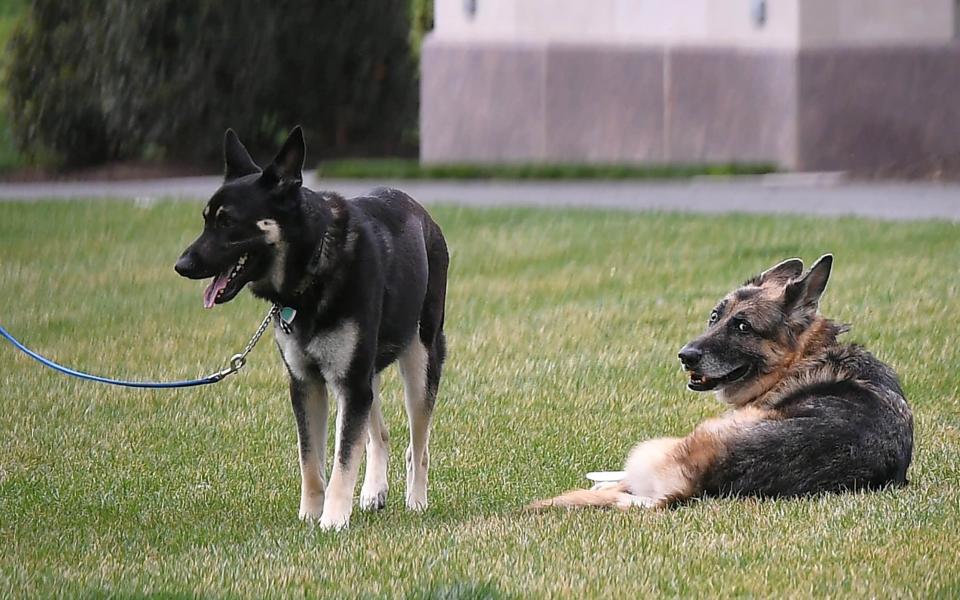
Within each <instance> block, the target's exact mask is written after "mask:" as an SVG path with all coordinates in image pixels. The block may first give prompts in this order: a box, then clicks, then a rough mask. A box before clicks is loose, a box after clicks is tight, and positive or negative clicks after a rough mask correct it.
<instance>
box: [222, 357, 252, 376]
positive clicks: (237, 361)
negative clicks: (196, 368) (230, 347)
mask: <svg viewBox="0 0 960 600" xmlns="http://www.w3.org/2000/svg"><path fill="white" fill-rule="evenodd" d="M245 364H247V357H246V356H244V355H243V354H234V355H233V356H231V357H230V364H229V366H226V367H224V368H222V369H220V371H219V372H218V373H217V375H218V376H219V377H220V379H223V378H224V377H226V376H227V375H233V374H234V373H236V372H237V371H239V370H240V369H242V368H243V366H244V365H245Z"/></svg>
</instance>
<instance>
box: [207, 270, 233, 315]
mask: <svg viewBox="0 0 960 600" xmlns="http://www.w3.org/2000/svg"><path fill="white" fill-rule="evenodd" d="M228 281H230V278H229V274H227V275H217V276H216V277H214V278H213V281H211V282H210V285H208V286H207V289H206V290H204V291H203V307H204V308H213V301H214V300H216V299H217V294H218V293H219V292H220V290H222V289H223V288H225V287H227V282H228Z"/></svg>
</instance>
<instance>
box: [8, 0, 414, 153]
mask: <svg viewBox="0 0 960 600" xmlns="http://www.w3.org/2000/svg"><path fill="white" fill-rule="evenodd" d="M410 6H411V5H410V0H277V1H275V2H258V1H253V0H71V1H70V2H63V1H62V0H34V2H33V3H32V5H31V8H30V11H29V13H28V15H27V18H26V19H24V21H23V23H22V25H21V26H20V27H19V29H18V30H17V32H15V34H14V37H13V39H12V41H11V46H10V66H9V69H8V71H7V74H6V87H7V89H8V92H9V102H10V112H11V113H12V115H13V123H12V126H13V129H14V134H15V137H16V140H17V143H18V145H19V147H20V148H21V150H23V151H24V152H26V153H28V154H29V155H32V156H53V157H55V158H57V159H58V160H59V161H60V162H62V163H63V164H65V165H67V166H77V165H83V164H92V163H99V162H103V161H107V160H112V159H126V158H166V159H172V160H208V159H209V160H213V159H214V158H216V157H217V156H218V154H219V140H220V136H221V135H222V133H223V130H224V129H225V128H226V127H228V126H230V127H233V128H235V129H236V130H237V131H238V132H239V133H240V134H241V136H242V137H243V139H244V142H245V143H247V145H248V146H249V147H251V149H252V150H253V151H254V152H256V153H261V154H262V153H264V152H266V153H269V152H270V151H271V150H272V149H274V146H275V144H276V142H277V138H278V136H280V135H282V134H284V133H286V131H288V130H289V128H290V127H291V126H292V125H294V124H297V123H300V124H302V125H303V126H304V128H305V129H306V132H307V136H308V141H309V143H310V147H311V155H312V156H313V157H315V158H318V157H320V156H331V155H342V154H350V153H357V152H363V153H365V154H384V153H396V152H397V151H399V150H401V149H402V148H403V144H404V143H405V141H406V140H407V139H408V138H409V136H410V132H411V131H414V130H415V127H416V102H417V94H416V66H415V60H414V58H413V55H412V51H411V43H410V38H411V29H410Z"/></svg>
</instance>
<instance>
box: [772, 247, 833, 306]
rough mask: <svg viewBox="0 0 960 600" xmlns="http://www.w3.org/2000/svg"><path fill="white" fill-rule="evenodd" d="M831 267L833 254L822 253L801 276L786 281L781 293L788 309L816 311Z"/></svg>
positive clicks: (825, 287)
mask: <svg viewBox="0 0 960 600" xmlns="http://www.w3.org/2000/svg"><path fill="white" fill-rule="evenodd" d="M832 267H833V255H832V254H824V255H823V256H821V257H820V258H819V259H818V260H817V262H815V263H814V264H813V266H812V267H810V270H809V271H807V272H806V274H804V276H803V277H801V278H799V279H797V280H795V281H791V282H790V283H788V284H787V287H786V289H785V290H784V292H783V294H784V298H785V300H786V303H787V307H788V308H789V310H791V311H794V312H795V311H801V312H807V313H810V314H813V313H815V312H817V308H818V307H819V306H820V296H822V295H823V292H824V290H826V289H827V281H828V280H829V279H830V270H831V268H832Z"/></svg>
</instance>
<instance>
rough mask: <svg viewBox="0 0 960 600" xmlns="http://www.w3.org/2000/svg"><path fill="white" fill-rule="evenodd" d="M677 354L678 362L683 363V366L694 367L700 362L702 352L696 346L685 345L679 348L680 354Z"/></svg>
mask: <svg viewBox="0 0 960 600" xmlns="http://www.w3.org/2000/svg"><path fill="white" fill-rule="evenodd" d="M677 356H679V357H680V362H682V363H683V366H685V367H694V366H696V365H697V363H699V362H700V359H701V358H703V352H702V351H701V350H700V348H697V347H696V346H690V345H687V346H684V347H683V348H681V349H680V354H678V355H677Z"/></svg>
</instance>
